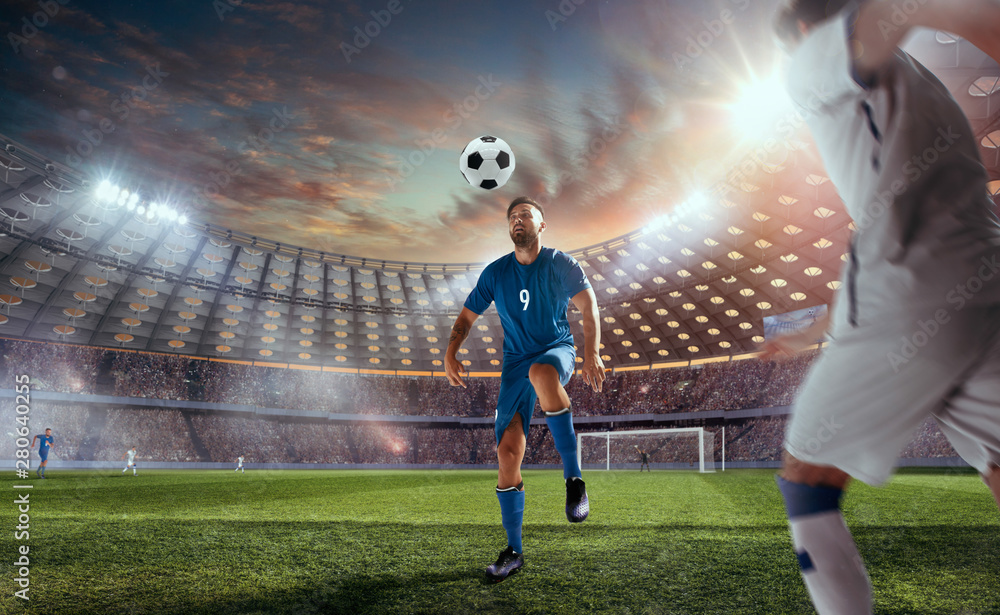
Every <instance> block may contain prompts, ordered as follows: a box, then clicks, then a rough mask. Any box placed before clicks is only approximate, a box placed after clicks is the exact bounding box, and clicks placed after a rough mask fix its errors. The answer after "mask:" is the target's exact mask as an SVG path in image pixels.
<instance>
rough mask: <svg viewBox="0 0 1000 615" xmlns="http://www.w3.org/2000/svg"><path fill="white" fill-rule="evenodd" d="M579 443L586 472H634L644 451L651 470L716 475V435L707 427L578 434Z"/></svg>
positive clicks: (578, 452)
mask: <svg viewBox="0 0 1000 615" xmlns="http://www.w3.org/2000/svg"><path fill="white" fill-rule="evenodd" d="M576 442H577V456H578V459H579V462H580V467H581V468H585V469H590V470H611V469H635V468H638V467H640V464H641V463H642V451H645V452H646V455H647V457H648V460H649V466H650V468H657V469H671V470H682V469H687V470H698V471H699V472H715V434H714V433H713V432H711V431H706V430H705V428H704V427H684V428H677V429H639V430H634V431H594V432H579V431H578V432H577V433H576ZM722 463H723V464H724V463H725V461H724V460H723V461H722ZM723 468H725V466H723Z"/></svg>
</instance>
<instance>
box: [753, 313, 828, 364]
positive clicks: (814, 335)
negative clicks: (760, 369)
mask: <svg viewBox="0 0 1000 615" xmlns="http://www.w3.org/2000/svg"><path fill="white" fill-rule="evenodd" d="M829 329H830V313H829V312H827V313H826V314H823V315H822V316H820V317H819V318H817V319H816V322H814V323H813V324H812V325H810V326H809V328H808V329H804V330H802V331H798V332H796V333H790V334H788V335H782V336H780V337H776V338H774V339H773V340H768V341H766V342H764V345H763V346H762V347H761V352H760V358H761V359H765V360H767V359H783V358H788V357H793V356H795V355H796V354H798V353H799V352H801V351H802V350H803V349H805V348H806V347H808V346H811V345H812V344H814V343H816V340H818V339H822V338H823V336H824V335H826V332H827V331H828V330H829Z"/></svg>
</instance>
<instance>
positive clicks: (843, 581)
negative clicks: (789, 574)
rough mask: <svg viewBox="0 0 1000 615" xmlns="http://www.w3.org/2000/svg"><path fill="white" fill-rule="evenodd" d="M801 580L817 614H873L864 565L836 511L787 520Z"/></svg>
mask: <svg viewBox="0 0 1000 615" xmlns="http://www.w3.org/2000/svg"><path fill="white" fill-rule="evenodd" d="M789 525H790V526H791V530H792V543H793V544H794V545H795V554H796V556H798V558H799V566H800V568H801V571H802V580H803V581H805V583H806V588H807V589H808V590H809V594H810V595H811V596H812V600H813V605H815V607H816V612H817V613H819V615H841V614H843V615H848V614H849V615H864V614H865V613H871V612H872V588H871V582H870V581H869V580H868V573H867V572H865V564H864V562H863V561H861V554H859V553H858V547H857V545H855V543H854V538H853V537H852V536H851V532H850V530H848V529H847V525H846V524H845V523H844V516H843V515H842V514H841V513H840V511H839V510H831V511H826V512H822V513H818V514H814V515H805V516H801V517H795V518H793V519H791V520H790V521H789Z"/></svg>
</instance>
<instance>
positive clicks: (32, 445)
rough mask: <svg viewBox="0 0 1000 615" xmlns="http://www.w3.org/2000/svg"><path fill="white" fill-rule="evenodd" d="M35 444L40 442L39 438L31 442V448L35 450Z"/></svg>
mask: <svg viewBox="0 0 1000 615" xmlns="http://www.w3.org/2000/svg"><path fill="white" fill-rule="evenodd" d="M35 442H38V436H35V437H34V438H32V440H31V448H35Z"/></svg>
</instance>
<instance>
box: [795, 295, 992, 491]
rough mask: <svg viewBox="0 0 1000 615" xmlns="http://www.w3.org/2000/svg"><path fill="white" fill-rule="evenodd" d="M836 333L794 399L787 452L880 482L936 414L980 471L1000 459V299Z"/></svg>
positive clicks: (957, 447) (844, 328) (842, 327)
mask: <svg viewBox="0 0 1000 615" xmlns="http://www.w3.org/2000/svg"><path fill="white" fill-rule="evenodd" d="M901 311H902V309H901ZM835 318H836V316H835ZM935 325H937V326H935ZM836 331H837V335H836V339H834V340H833V341H832V342H831V343H830V344H829V345H828V346H827V347H826V348H824V349H823V351H822V354H821V355H820V357H819V359H817V361H816V362H815V363H814V364H813V367H812V369H811V370H810V372H809V375H808V377H807V378H806V380H805V382H804V383H803V385H802V388H801V390H800V393H799V396H798V398H797V400H796V402H795V407H794V409H793V412H792V418H791V421H790V422H789V425H788V430H787V433H786V436H785V449H786V450H787V451H788V452H789V453H790V454H791V455H793V456H794V457H796V458H797V459H800V460H802V461H805V462H808V463H812V464H816V465H826V466H834V467H836V468H839V469H840V470H843V471H844V472H846V473H848V474H850V475H851V476H853V477H854V478H856V479H858V480H861V481H864V482H865V483H868V484H870V485H878V484H881V483H883V482H885V481H886V480H888V479H889V477H890V476H891V475H892V471H893V468H894V467H895V465H896V459H897V457H898V456H899V453H900V451H902V450H903V448H904V447H905V446H906V445H907V444H908V443H909V442H910V441H911V440H912V438H913V436H914V434H915V432H916V431H917V429H918V428H919V427H920V426H921V425H922V424H923V422H924V421H925V420H926V419H927V417H929V416H933V417H935V419H937V422H938V425H939V426H940V427H941V431H942V432H943V433H944V434H945V436H947V438H948V440H949V441H950V442H951V444H952V446H953V447H954V448H955V450H956V451H957V452H958V453H959V454H960V455H961V456H962V457H963V458H964V459H965V460H966V461H967V462H968V463H969V464H970V465H972V466H973V467H975V468H976V469H977V470H979V471H980V472H985V471H986V469H987V467H988V465H989V464H990V463H991V462H992V463H1000V306H991V307H965V309H964V310H960V311H955V310H954V309H952V310H950V311H949V310H947V309H942V310H938V311H937V312H936V313H931V314H928V315H926V316H924V317H919V318H913V317H912V316H910V317H909V318H907V317H904V316H902V315H900V317H899V318H896V319H893V320H892V321H884V322H879V323H874V322H872V323H861V324H860V326H858V327H850V326H845V325H844V323H842V322H841V323H838V324H837V326H836Z"/></svg>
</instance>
